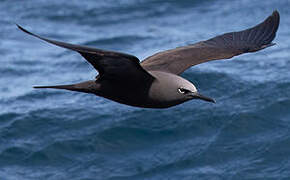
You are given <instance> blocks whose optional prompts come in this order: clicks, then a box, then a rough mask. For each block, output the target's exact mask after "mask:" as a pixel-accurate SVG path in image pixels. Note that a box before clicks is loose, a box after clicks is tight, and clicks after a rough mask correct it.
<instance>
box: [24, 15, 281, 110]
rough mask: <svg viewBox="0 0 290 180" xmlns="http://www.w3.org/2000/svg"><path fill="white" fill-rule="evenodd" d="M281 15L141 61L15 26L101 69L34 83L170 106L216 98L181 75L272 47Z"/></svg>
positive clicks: (149, 105) (124, 101)
mask: <svg viewBox="0 0 290 180" xmlns="http://www.w3.org/2000/svg"><path fill="white" fill-rule="evenodd" d="M278 26H279V13H278V12H277V11H274V12H273V14H272V15H271V16H269V17H268V18H267V19H266V20H265V21H264V22H262V23H260V24H259V25H257V26H255V27H253V28H250V29H246V30H244V31H240V32H232V33H227V34H223V35H220V36H217V37H214V38H212V39H209V40H207V41H201V42H198V43H196V44H193V45H189V46H184V47H179V48H176V49H171V50H167V51H163V52H160V53H157V54H154V55H153V56H150V57H148V58H146V59H145V60H144V61H143V62H142V63H139V59H138V58H137V57H135V56H132V55H128V54H124V53H119V52H113V51H105V50H100V49H95V48H90V47H85V46H79V45H73V44H69V43H64V42H60V41H55V40H50V39H47V38H43V37H41V36H38V35H36V34H33V33H31V32H29V31H27V30H25V29H24V28H22V27H20V26H19V25H18V27H19V28H20V29H21V30H22V31H24V32H26V33H28V34H30V35H32V36H35V37H37V38H40V39H42V40H44V41H47V42H49V43H52V44H55V45H57V46H60V47H64V48H67V49H71V50H74V51H77V52H78V53H80V54H81V55H82V56H83V57H84V58H85V59H86V60H87V61H88V62H89V63H90V64H92V65H93V67H94V68H95V69H96V70H97V71H98V72H99V75H98V76H97V78H96V79H95V80H90V81H85V82H82V83H78V84H71V85H59V86H37V87H36V88H55V89H66V90H71V91H79V92H85V93H92V94H95V95H97V96H102V97H104V98H107V99H110V100H113V101H116V102H119V103H122V104H126V105H131V106H137V107H144V108H168V107H171V106H175V105H178V104H181V103H183V102H186V101H188V100H191V99H202V100H205V101H209V102H215V101H214V100H213V99H211V98H208V97H206V96H203V95H201V94H199V93H198V91H197V89H196V87H195V86H194V85H193V84H192V83H191V82H189V81H188V80H186V79H184V78H182V77H181V76H179V74H181V73H182V72H183V71H185V70H186V69H188V68H189V67H191V66H193V65H197V64H200V63H204V62H207V61H211V60H217V59H229V58H231V57H233V56H236V55H239V54H242V53H248V52H255V51H259V50H261V49H264V48H267V47H269V46H272V45H274V44H273V43H272V40H273V39H274V38H275V35H276V31H277V29H278Z"/></svg>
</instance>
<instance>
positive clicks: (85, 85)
mask: <svg viewBox="0 0 290 180" xmlns="http://www.w3.org/2000/svg"><path fill="white" fill-rule="evenodd" d="M33 88H36V89H44V88H51V89H65V90H70V91H78V92H85V93H94V92H95V91H96V90H97V89H98V85H97V84H96V83H95V81H93V80H92V81H85V82H81V83H77V84H68V85H56V86H34V87H33Z"/></svg>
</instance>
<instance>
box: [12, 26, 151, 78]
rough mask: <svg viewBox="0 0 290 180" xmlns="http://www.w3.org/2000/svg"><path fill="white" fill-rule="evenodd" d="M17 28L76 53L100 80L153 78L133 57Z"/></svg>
mask: <svg viewBox="0 0 290 180" xmlns="http://www.w3.org/2000/svg"><path fill="white" fill-rule="evenodd" d="M17 26H18V28H19V29H21V30H22V31H24V32H25V33H27V34H30V35H32V36H34V37H37V38H39V39H41V40H44V41H46V42H48V43H51V44H54V45H56V46H60V47H63V48H66V49H70V50H73V51H77V52H78V53H80V54H81V55H82V56H83V57H84V58H85V59H86V60H87V61H88V62H89V63H90V64H91V65H92V66H93V67H94V68H95V69H96V70H97V71H98V72H99V75H100V78H106V79H110V80H116V81H118V80H126V81H133V80H134V81H142V80H149V79H153V76H152V75H151V74H149V73H148V72H147V71H145V70H144V69H143V68H142V67H141V65H140V63H139V59H138V58H137V57H135V56H133V55H129V54H125V53H119V52H114V51H105V50H101V49H96V48H91V47H86V46H80V45H75V44H70V43H65V42H60V41H56V40H51V39H47V38H44V37H41V36H39V35H36V34H34V33H31V32H29V31H28V30H26V29H24V28H23V27H21V26H19V25H17Z"/></svg>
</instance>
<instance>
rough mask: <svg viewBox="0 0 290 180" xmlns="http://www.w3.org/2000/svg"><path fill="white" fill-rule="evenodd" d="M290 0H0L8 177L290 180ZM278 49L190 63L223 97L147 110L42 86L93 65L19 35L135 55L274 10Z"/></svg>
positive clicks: (71, 78)
mask: <svg viewBox="0 0 290 180" xmlns="http://www.w3.org/2000/svg"><path fill="white" fill-rule="evenodd" d="M289 7H290V1H288V0H279V1H278V0H264V1H261V0H240V1H232V0H219V1H214V0H205V1H198V0H193V1H187V0H180V1H173V0H171V1H161V0H135V1H134V0H123V1H116V0H115V1H114V0H106V1H105V0H98V1H93V0H87V1H78V0H71V1H67V0H50V1H45V0H25V1H23V0H1V1H0V16H1V18H0V39H1V40H0V76H1V77H0V179H1V180H67V179H71V180H119V179H121V180H125V179H126V180H135V179H136V180H143V179H146V180H163V179H170V180H171V179H174V180H175V179H178V180H181V179H186V180H192V179H204V180H208V179H210V180H212V179H213V180H220V179H221V180H224V179H251V180H254V179H274V180H282V179H283V180H284V179H285V180H287V179H290V51H289V49H290V31H289V27H290V20H289V19H290V10H289ZM275 9H277V10H278V11H279V12H280V16H281V22H280V27H279V30H278V33H277V37H276V39H275V40H274V42H276V43H277V45H276V46H273V47H270V48H267V49H265V50H263V51H260V52H257V53H252V54H245V55H241V56H238V57H235V58H233V59H232V60H224V61H214V62H210V63H205V64H201V65H198V66H195V67H192V68H190V69H188V70H187V71H186V72H185V73H184V74H183V75H182V76H183V77H185V78H187V79H189V80H190V81H192V82H193V83H194V84H195V85H196V86H197V88H198V89H199V91H200V92H202V93H203V94H205V95H208V96H210V97H213V98H215V99H216V101H217V103H216V104H211V103H207V102H202V101H194V100H193V101H190V102H186V103H184V104H181V105H178V106H176V107H172V108H169V109H142V108H135V107H130V106H126V105H121V104H118V103H116V102H112V101H109V100H106V99H104V98H101V97H97V96H94V95H89V94H82V93H76V92H69V91H61V90H36V89H33V88H32V86H34V85H54V84H67V83H75V82H80V81H84V80H88V79H93V78H94V77H95V76H96V74H97V73H96V71H95V70H94V69H93V68H92V67H91V66H90V65H89V64H88V63H86V62H85V60H83V59H82V57H81V56H80V55H78V54H77V53H75V52H72V51H69V50H65V49H62V48H59V47H55V46H53V45H49V44H47V43H45V42H42V41H39V40H38V39H36V38H33V37H31V36H28V35H27V34H25V33H23V32H21V31H20V30H19V29H17V27H16V26H15V23H19V24H20V25H23V26H24V27H25V28H27V29H28V30H30V31H32V32H35V33H38V34H41V35H43V36H46V37H50V38H53V39H58V40H61V41H66V42H71V43H77V44H82V45H89V46H94V47H97V48H101V49H107V50H116V51H121V52H126V53H131V54H134V55H136V56H137V57H139V58H140V59H144V58H145V57H147V56H149V55H152V54H153V53H156V52H159V51H161V50H166V49H170V48H175V47H177V46H181V45H186V44H191V43H194V42H197V41H200V40H205V39H208V38H211V37H213V36H215V35H218V34H222V33H225V32H230V31H238V30H242V29H245V28H248V27H251V26H254V25H256V24H258V23H259V22H261V21H262V20H264V19H265V18H266V17H267V16H268V15H270V14H271V13H272V11H273V10H275Z"/></svg>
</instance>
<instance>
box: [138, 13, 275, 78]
mask: <svg viewBox="0 0 290 180" xmlns="http://www.w3.org/2000/svg"><path fill="white" fill-rule="evenodd" d="M279 21H280V16H279V13H278V11H274V12H273V13H272V15H271V16H269V17H268V18H267V19H266V20H265V21H263V22H262V23H260V24H258V25H256V26H254V27H252V28H249V29H246V30H244V31H239V32H230V33H226V34H223V35H220V36H216V37H214V38H211V39H209V40H206V41H201V42H198V43H195V44H193V45H189V46H183V47H178V48H176V49H171V50H167V51H163V52H159V53H156V54H154V55H152V56H150V57H148V58H146V59H145V60H144V61H143V62H141V65H142V67H143V68H144V69H145V70H148V71H164V72H169V73H173V74H180V73H182V72H184V71H185V70H186V69H188V68H190V67H191V66H194V65H197V64H200V63H204V62H208V61H212V60H218V59H229V58H232V57H233V56H237V55H240V54H243V53H249V52H256V51H259V50H261V49H264V48H267V47H269V46H272V45H274V44H273V43H272V41H273V39H274V38H275V36H276V32H277V29H278V26H279Z"/></svg>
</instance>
